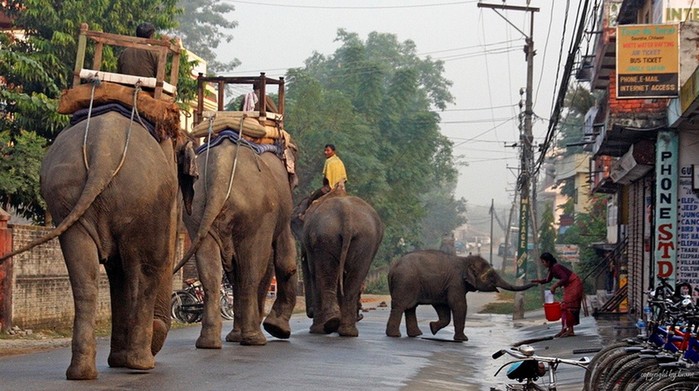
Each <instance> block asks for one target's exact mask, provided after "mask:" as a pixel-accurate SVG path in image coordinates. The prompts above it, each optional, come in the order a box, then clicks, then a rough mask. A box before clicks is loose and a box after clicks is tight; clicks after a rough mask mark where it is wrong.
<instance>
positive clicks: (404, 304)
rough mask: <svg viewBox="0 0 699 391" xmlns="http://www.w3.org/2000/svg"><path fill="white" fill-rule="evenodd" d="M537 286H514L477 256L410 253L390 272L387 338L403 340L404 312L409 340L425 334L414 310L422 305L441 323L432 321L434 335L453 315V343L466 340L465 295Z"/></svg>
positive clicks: (424, 252)
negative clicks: (430, 310)
mask: <svg viewBox="0 0 699 391" xmlns="http://www.w3.org/2000/svg"><path fill="white" fill-rule="evenodd" d="M533 286H536V284H525V285H522V286H514V285H511V284H510V283H508V282H507V281H505V280H503V279H502V277H500V275H499V274H498V273H497V272H496V271H495V270H494V269H493V267H492V266H491V265H490V264H488V261H486V260H485V259H483V258H482V257H480V256H477V255H470V256H467V257H459V256H456V255H449V254H446V253H444V252H442V251H437V250H422V251H415V252H411V253H408V254H406V255H404V256H403V257H401V258H400V259H398V261H396V262H395V263H394V264H392V265H391V268H390V270H389V272H388V288H389V290H390V293H391V314H390V315H389V318H388V323H387V325H386V335H388V336H389V337H400V322H401V318H402V316H403V313H405V324H406V329H407V332H408V336H409V337H417V336H418V335H422V332H421V331H420V328H419V327H418V325H417V317H416V316H415V309H416V308H417V306H418V305H420V304H431V305H432V306H433V307H434V309H435V310H436V311H437V315H438V316H439V320H438V321H436V322H430V330H431V331H432V334H436V333H437V331H439V330H441V329H442V328H444V327H446V326H447V325H448V324H449V322H450V320H451V314H452V313H453V315H454V340H455V341H467V340H468V338H467V337H466V335H465V334H464V324H465V322H466V310H467V303H466V293H468V292H475V291H481V292H497V291H498V288H502V289H505V290H508V291H523V290H526V289H529V288H531V287H533Z"/></svg>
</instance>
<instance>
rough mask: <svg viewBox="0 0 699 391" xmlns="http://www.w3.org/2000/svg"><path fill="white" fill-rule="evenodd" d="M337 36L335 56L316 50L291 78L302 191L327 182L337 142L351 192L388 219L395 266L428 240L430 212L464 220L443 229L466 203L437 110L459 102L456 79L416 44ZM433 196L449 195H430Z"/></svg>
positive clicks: (290, 121)
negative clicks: (327, 156)
mask: <svg viewBox="0 0 699 391" xmlns="http://www.w3.org/2000/svg"><path fill="white" fill-rule="evenodd" d="M337 40H338V41H341V42H342V45H341V46H340V47H339V48H338V49H337V50H336V51H335V53H333V54H332V55H330V56H324V55H321V54H318V53H315V54H314V55H313V56H311V57H310V58H308V59H307V60H306V62H305V67H304V68H300V69H292V70H290V71H289V72H288V74H287V86H288V93H287V102H286V103H287V111H286V125H287V128H288V129H290V132H291V133H292V135H293V136H294V138H295V139H296V141H297V144H298V145H299V147H300V150H301V156H300V159H299V162H298V165H297V172H298V174H299V178H300V186H299V191H298V193H299V194H301V195H306V194H309V193H310V192H311V191H313V190H315V189H316V188H318V187H320V184H321V179H322V178H321V169H322V165H323V161H324V158H323V155H322V153H321V151H322V148H323V146H324V145H325V144H326V143H333V144H335V145H336V146H337V147H338V155H339V156H340V157H341V158H342V160H343V161H344V163H345V166H346V167H347V172H348V177H349V181H348V191H349V192H350V193H351V194H355V195H358V196H359V197H361V198H363V199H365V200H367V201H368V202H369V203H370V204H372V205H373V206H374V208H375V209H376V210H377V211H378V212H379V214H380V215H381V218H382V219H383V221H384V223H385V224H386V231H385V234H384V240H383V244H382V248H381V249H380V250H379V254H378V256H377V258H378V259H380V263H381V262H382V263H388V262H389V261H390V259H391V257H392V256H395V255H397V253H399V252H400V251H403V250H401V249H404V248H410V247H413V246H419V245H420V244H421V243H422V241H423V240H424V236H423V231H422V226H423V224H422V223H423V221H424V220H423V219H425V218H426V217H427V215H428V211H434V210H442V209H441V208H443V209H444V210H449V211H451V216H454V219H451V220H449V221H448V222H446V223H447V224H445V225H444V226H443V227H442V228H443V229H442V231H450V230H452V229H454V228H455V227H456V225H457V224H458V223H459V221H460V220H459V218H458V216H459V215H460V213H462V211H463V209H464V208H465V205H464V204H463V202H461V201H455V200H454V199H453V190H454V188H453V183H455V181H456V169H455V167H454V161H453V158H452V154H451V152H452V144H451V142H450V141H449V140H448V139H447V138H446V137H444V136H443V135H442V134H441V133H440V132H439V127H438V123H439V115H438V114H437V113H436V112H434V111H433V110H432V108H433V107H434V108H438V109H443V108H445V107H446V105H447V104H448V103H452V100H453V98H452V96H451V94H450V93H449V91H448V87H449V86H450V85H451V82H450V81H448V80H446V79H444V78H443V76H442V73H443V71H444V69H443V63H442V62H441V61H432V60H431V59H430V58H427V59H424V60H423V59H420V58H419V57H418V56H417V55H416V52H415V50H416V49H415V44H414V43H413V42H412V41H405V42H398V40H397V39H396V36H395V35H392V34H382V33H376V32H373V33H370V34H369V36H368V38H367V40H366V41H362V40H361V39H359V37H358V36H357V34H355V33H349V32H347V31H345V30H342V29H341V30H338V35H337ZM432 192H434V194H440V197H438V198H437V199H429V200H427V199H425V194H428V193H429V194H433V193H432ZM438 204H439V205H438ZM428 205H429V207H428ZM444 214H447V212H444ZM451 224H454V225H453V226H450V225H451ZM441 233H443V232H440V234H441ZM399 243H400V245H399ZM402 244H405V245H402Z"/></svg>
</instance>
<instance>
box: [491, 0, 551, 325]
mask: <svg viewBox="0 0 699 391" xmlns="http://www.w3.org/2000/svg"><path fill="white" fill-rule="evenodd" d="M527 4H529V1H527ZM478 8H490V9H492V10H493V11H495V13H496V14H498V15H499V16H500V17H501V18H503V19H504V20H505V21H506V22H507V23H508V24H510V26H512V27H514V28H515V29H516V30H517V31H519V32H520V34H522V35H523V36H524V38H525V42H526V43H525V45H524V52H525V53H526V57H527V87H526V94H525V105H524V107H525V108H524V130H523V132H522V133H521V134H520V141H521V145H522V171H521V172H520V178H519V183H518V185H519V189H520V198H519V199H520V201H519V202H520V207H519V245H518V248H517V271H516V273H517V284H518V285H522V284H524V280H525V279H526V277H527V250H528V243H527V241H528V237H527V236H528V235H527V234H528V226H529V213H530V209H529V208H530V204H531V197H530V190H531V181H532V172H533V160H534V159H533V151H532V143H533V140H534V136H533V132H532V114H533V111H532V105H533V102H532V95H533V94H532V89H533V84H534V54H535V51H534V13H535V12H539V8H534V7H529V6H528V5H527V6H514V5H505V4H504V3H503V4H487V3H478ZM499 10H510V11H524V12H530V13H531V20H530V23H529V34H528V35H527V34H526V33H524V32H523V31H522V30H520V29H519V28H518V27H517V26H516V25H514V24H513V23H512V22H510V21H509V20H507V18H505V17H504V16H503V15H502V14H501V13H500V12H499ZM522 318H524V293H522V292H516V293H515V306H514V312H513V314H512V319H515V320H517V319H522Z"/></svg>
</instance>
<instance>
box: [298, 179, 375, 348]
mask: <svg viewBox="0 0 699 391" xmlns="http://www.w3.org/2000/svg"><path fill="white" fill-rule="evenodd" d="M306 203H307V202H306V200H304V201H302V202H301V203H300V204H299V206H297V207H296V209H295V210H294V218H293V220H292V230H293V231H294V235H295V236H296V237H297V239H299V240H300V241H301V244H302V248H303V250H302V251H303V253H302V261H301V262H302V266H303V280H304V286H305V288H306V314H307V315H308V317H310V318H313V324H312V326H311V330H310V331H311V333H319V334H328V333H333V332H338V333H339V334H340V335H341V336H346V337H356V336H358V335H359V331H358V330H357V311H358V309H359V308H358V302H359V298H360V294H361V289H362V283H363V282H364V279H365V278H366V276H367V274H368V272H369V268H370V266H371V262H372V261H373V260H374V256H375V255H376V252H377V251H378V249H379V245H380V244H381V240H382V239H383V232H384V225H383V222H382V221H381V219H380V218H379V215H378V214H377V213H376V211H375V210H374V208H373V207H372V206H371V205H369V204H368V203H367V202H366V201H364V200H362V199H361V198H359V197H354V196H348V195H347V194H346V193H345V192H344V190H341V189H335V190H333V191H332V192H330V193H328V194H327V195H325V196H323V197H322V198H320V199H319V200H318V201H316V202H314V203H313V204H312V205H311V206H310V207H309V208H308V209H307V210H306V212H305V214H304V216H303V220H301V218H300V216H299V213H300V211H301V209H302V208H303V207H304V205H305V204H306Z"/></svg>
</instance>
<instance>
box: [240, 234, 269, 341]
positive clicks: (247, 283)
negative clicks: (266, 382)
mask: <svg viewBox="0 0 699 391" xmlns="http://www.w3.org/2000/svg"><path fill="white" fill-rule="evenodd" d="M262 231H264V230H262ZM244 243H246V244H245V245H242V246H239V247H238V248H237V249H236V250H237V251H236V254H235V256H234V260H233V263H234V264H236V265H238V267H237V268H236V273H235V280H236V284H238V286H239V289H238V291H239V292H240V294H239V295H238V296H237V297H236V298H235V300H236V303H238V305H236V310H238V311H240V318H239V319H240V333H241V340H240V344H241V345H257V346H260V345H266V344H267V338H265V335H264V333H262V329H261V327H260V317H259V307H258V296H257V292H258V291H257V289H258V288H259V286H260V284H261V282H262V280H263V279H264V275H265V273H266V272H267V267H268V265H269V259H270V257H271V256H272V253H271V251H272V246H271V245H270V246H269V247H265V246H264V245H260V246H256V245H254V244H255V243H260V244H262V243H264V241H263V240H255V238H250V240H249V241H244Z"/></svg>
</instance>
